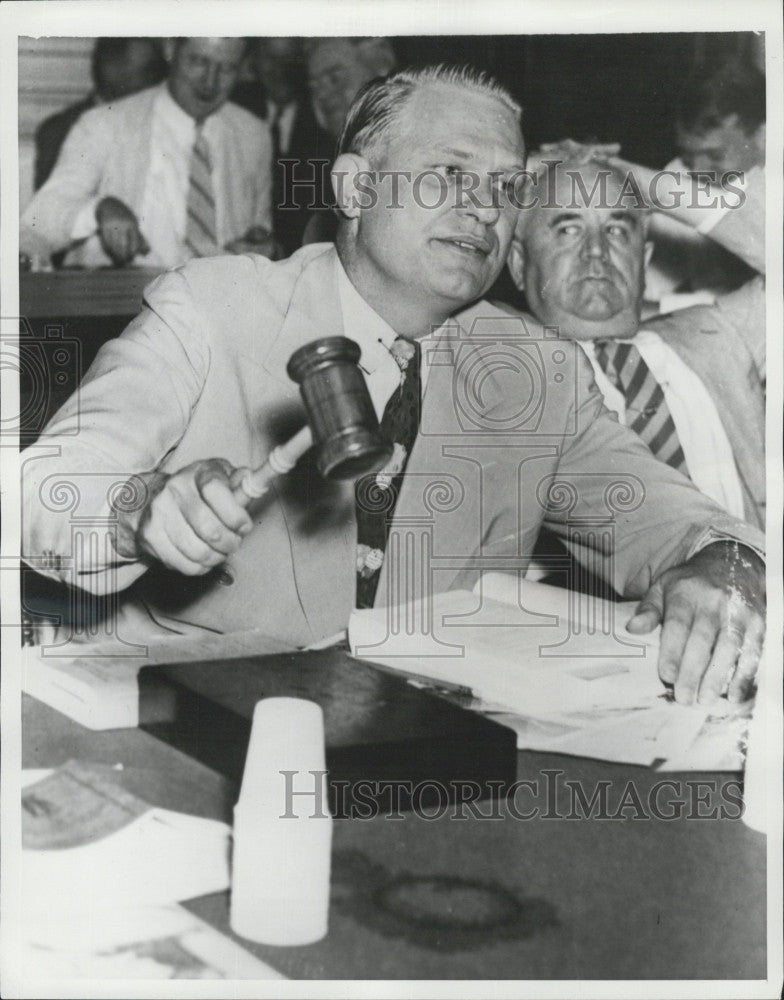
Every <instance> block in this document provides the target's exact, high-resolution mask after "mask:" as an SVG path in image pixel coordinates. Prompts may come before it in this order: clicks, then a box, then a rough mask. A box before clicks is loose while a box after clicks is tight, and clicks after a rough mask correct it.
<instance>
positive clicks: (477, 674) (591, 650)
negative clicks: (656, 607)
mask: <svg viewBox="0 0 784 1000" xmlns="http://www.w3.org/2000/svg"><path fill="white" fill-rule="evenodd" d="M634 607H635V605H634V603H621V604H617V605H613V604H611V603H610V602H607V601H601V600H599V599H594V598H587V597H585V596H583V595H575V594H570V593H569V592H568V591H565V590H563V589H561V588H558V587H550V586H546V585H543V584H538V583H533V582H531V581H528V580H524V579H523V580H518V579H517V578H516V577H513V576H508V575H504V574H488V575H486V576H484V577H483V578H482V580H481V581H480V583H479V584H478V585H477V587H476V588H475V590H474V592H473V593H468V592H467V591H460V592H458V591H454V592H450V593H445V594H438V595H436V596H435V597H434V598H433V600H432V603H431V604H430V605H429V606H427V607H425V606H424V605H419V606H418V607H413V608H408V609H399V610H397V611H395V612H393V613H392V614H389V612H387V611H385V610H384V609H377V610H374V611H361V612H355V614H354V615H353V616H352V619H351V623H350V626H349V639H350V642H351V649H352V652H354V653H355V655H357V656H362V657H364V658H366V659H369V660H375V661H377V662H379V663H381V664H383V665H385V666H387V667H390V668H393V669H396V670H401V671H403V672H408V673H411V674H414V675H416V676H418V677H422V676H424V677H430V678H433V679H434V680H435V681H436V682H438V683H446V684H453V685H460V686H462V687H465V688H468V689H470V690H471V692H472V693H473V696H474V701H473V702H472V703H470V705H469V707H471V708H472V709H474V710H477V711H482V712H487V713H488V714H491V715H492V716H493V717H494V718H496V720H497V721H499V722H502V723H503V724H505V725H508V726H509V727H510V728H512V729H513V730H514V731H515V732H516V733H517V737H518V747H519V748H521V749H532V750H542V751H555V752H560V753H566V754H573V755H576V756H585V757H594V758H597V759H601V760H610V761H617V762H624V763H630V764H641V765H646V766H649V765H652V764H654V763H656V762H661V761H666V762H667V765H665V766H668V765H669V763H670V762H674V763H675V764H678V765H680V764H682V763H684V762H685V761H688V760H693V762H694V763H693V764H692V765H689V766H690V767H699V766H703V765H704V766H705V767H706V769H711V767H713V768H714V769H717V768H724V767H725V766H726V765H727V764H729V763H730V762H734V761H736V760H737V756H736V755H735V754H733V753H732V752H731V747H732V744H733V743H734V742H736V739H735V736H734V735H733V734H732V733H731V732H730V729H729V728H728V725H727V724H726V723H723V722H721V723H720V722H718V721H714V722H713V723H712V724H709V722H708V719H709V718H710V716H709V713H708V711H707V710H706V709H705V708H704V707H701V706H695V707H684V706H681V705H677V704H675V703H674V702H673V701H672V699H671V696H670V695H669V693H668V691H667V689H666V688H665V687H664V685H663V684H662V683H661V681H660V680H659V677H658V673H657V670H656V658H657V650H658V630H657V631H656V632H654V633H652V634H651V635H649V636H646V637H642V638H641V637H638V636H631V635H630V634H629V633H627V632H626V631H625V625H626V622H627V621H628V619H629V618H630V617H631V615H632V614H633V612H634ZM412 623H413V624H414V625H415V626H417V628H418V629H419V631H417V630H416V629H413V630H412V629H411V625H412ZM396 625H397V626H398V630H397V632H396V631H395V626H396ZM404 626H405V627H404ZM461 704H464V705H465V704H466V702H465V701H464V700H463V701H461ZM714 714H718V712H716V710H714ZM706 732H712V734H713V737H712V738H708V737H707V736H706ZM694 747H696V748H697V750H696V751H695V752H692V748H694ZM700 748H701V749H700ZM728 748H729V752H728Z"/></svg>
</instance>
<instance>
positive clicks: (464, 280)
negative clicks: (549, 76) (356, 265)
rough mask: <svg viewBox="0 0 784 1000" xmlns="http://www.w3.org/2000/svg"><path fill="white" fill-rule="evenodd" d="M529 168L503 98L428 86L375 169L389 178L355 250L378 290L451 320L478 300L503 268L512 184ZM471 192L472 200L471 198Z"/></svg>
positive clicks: (512, 217) (362, 224)
mask: <svg viewBox="0 0 784 1000" xmlns="http://www.w3.org/2000/svg"><path fill="white" fill-rule="evenodd" d="M524 165H525V150H524V146H523V137H522V134H521V132H520V127H519V124H518V122H517V121H516V119H515V115H514V114H513V112H512V111H511V110H510V109H508V108H507V107H506V105H504V104H503V103H502V102H501V101H500V100H498V99H497V98H495V97H493V96H490V95H486V94H482V93H475V92H472V91H470V90H466V89H464V88H461V87H456V86H451V85H448V84H443V83H435V84H433V83H431V84H426V85H424V86H422V87H420V88H419V89H418V90H417V91H415V92H414V94H413V95H412V96H411V98H410V99H409V101H408V102H407V104H406V105H405V106H404V107H403V109H402V110H401V112H400V118H399V120H398V122H397V123H395V124H393V125H392V128H391V133H390V136H389V139H388V141H387V145H386V148H385V149H384V151H383V152H381V153H379V155H378V157H377V160H376V161H374V163H373V165H372V166H373V168H374V169H376V170H378V171H379V172H381V171H391V172H400V173H402V172H407V173H408V175H409V177H408V179H404V178H402V177H401V180H400V183H399V192H398V196H397V199H396V200H397V207H390V201H393V197H392V189H391V184H390V179H389V178H386V179H385V180H383V181H381V183H380V184H379V187H378V189H377V190H378V195H379V198H378V204H376V205H375V206H374V207H371V208H366V209H363V211H362V212H361V215H360V218H359V224H358V229H357V237H356V249H357V254H358V258H359V259H360V261H361V265H360V266H361V267H362V270H363V272H364V274H365V276H366V277H367V279H368V283H369V285H370V286H371V287H373V288H375V290H376V293H377V294H378V295H380V296H381V298H382V299H383V298H384V296H389V297H398V301H400V297H401V296H402V297H403V300H404V301H408V302H411V303H414V302H419V303H421V304H422V309H423V311H424V312H425V313H426V314H428V313H429V314H432V312H433V311H434V309H435V310H442V311H444V312H445V313H447V314H448V313H451V312H454V311H456V310H457V309H459V308H461V307H462V306H464V305H467V304H468V303H469V302H472V301H474V300H475V299H478V298H480V297H481V296H482V295H483V294H484V293H485V292H486V291H487V289H488V288H489V287H490V286H491V285H492V284H493V282H494V281H495V279H496V278H497V276H498V274H499V272H500V270H501V268H502V267H503V265H504V262H505V260H506V256H507V253H508V250H509V245H510V243H511V239H512V235H513V233H514V228H515V224H516V222H517V216H518V209H517V208H516V207H515V205H516V203H515V202H514V199H512V200H511V201H510V199H509V193H510V192H509V185H510V183H511V180H512V179H513V178H515V176H516V175H517V174H519V172H520V171H522V170H523V168H524ZM470 188H473V195H472V194H469V193H467V192H468V191H469V189H470Z"/></svg>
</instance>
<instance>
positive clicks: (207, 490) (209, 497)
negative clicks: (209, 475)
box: [200, 479, 253, 535]
mask: <svg viewBox="0 0 784 1000" xmlns="http://www.w3.org/2000/svg"><path fill="white" fill-rule="evenodd" d="M200 492H201V495H202V497H203V498H204V501H205V503H207V504H209V506H210V509H211V510H212V511H213V512H214V513H215V515H216V517H217V518H218V519H219V520H220V522H221V523H222V524H224V525H226V527H227V528H229V529H231V531H232V532H237V533H239V534H240V535H246V534H247V533H248V532H249V531H250V529H251V527H252V525H253V522H252V521H251V519H250V516H249V514H248V512H247V511H246V510H245V508H244V507H242V506H241V505H240V504H239V503H238V502H237V501H236V500H235V498H234V494H233V493H232V490H231V485H230V484H229V483H228V482H225V481H223V480H220V479H210V480H208V481H207V482H206V483H204V485H203V486H201V490H200Z"/></svg>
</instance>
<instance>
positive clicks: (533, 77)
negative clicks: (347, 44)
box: [393, 32, 759, 166]
mask: <svg viewBox="0 0 784 1000" xmlns="http://www.w3.org/2000/svg"><path fill="white" fill-rule="evenodd" d="M393 44H394V47H395V51H396V53H397V55H398V58H399V60H400V62H401V63H402V64H404V65H405V64H409V63H410V64H412V65H421V64H423V63H427V62H434V61H435V62H438V61H442V60H443V61H449V62H454V61H457V62H471V63H473V64H475V65H477V66H480V67H482V68H483V69H488V70H490V71H492V72H493V73H494V74H495V75H496V76H497V77H498V78H499V79H500V80H501V82H502V83H504V84H505V85H506V86H507V87H508V88H509V89H510V90H511V91H512V93H513V94H514V96H515V97H516V98H517V99H518V100H519V101H520V102H521V103H522V105H523V109H524V110H523V127H524V132H525V137H526V142H527V143H528V146H529V148H535V147H536V146H538V145H539V144H540V143H541V142H547V141H553V140H557V139H563V138H566V137H569V138H573V139H583V140H587V139H599V140H605V141H617V142H620V143H621V144H622V145H623V149H624V152H625V154H626V155H627V156H628V157H629V158H630V159H633V160H637V161H638V162H642V163H647V164H649V165H650V166H664V164H665V163H666V162H667V161H668V160H670V159H671V158H672V156H673V155H674V120H673V107H674V103H675V98H676V96H677V93H678V88H679V87H680V86H681V84H682V82H683V79H684V77H685V76H687V75H688V73H689V72H691V71H692V69H694V68H696V67H699V66H707V65H712V64H714V63H718V62H720V61H722V60H723V59H724V58H726V57H728V56H730V55H740V56H744V57H746V58H748V59H750V60H751V59H753V58H754V56H755V53H757V52H758V44H759V43H758V40H757V39H756V38H755V35H754V33H753V32H731V33H722V32H714V33H688V34H686V33H675V32H673V33H655V34H620V35H473V36H460V35H453V36H431V37H421V36H420V37H402V36H401V37H396V38H394V39H393Z"/></svg>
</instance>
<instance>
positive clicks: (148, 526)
mask: <svg viewBox="0 0 784 1000" xmlns="http://www.w3.org/2000/svg"><path fill="white" fill-rule="evenodd" d="M246 471H247V470H245V469H234V468H233V467H232V466H231V464H230V463H229V462H227V461H225V460H224V459H221V458H212V459H206V460H202V461H199V462H194V463H193V464H192V465H187V466H185V468H183V469H180V470H179V472H176V473H174V474H173V475H167V474H166V473H160V472H152V473H147V474H145V475H141V476H137V477H134V480H132V481H131V483H130V484H129V493H136V494H138V493H139V491H140V490H141V491H142V492H143V493H144V494H145V499H144V502H143V503H142V504H141V505H140V506H137V508H135V509H133V510H130V509H128V510H127V511H123V510H122V508H121V507H120V505H119V504H118V505H117V513H118V532H117V536H118V537H117V545H116V547H117V552H118V554H119V555H121V556H124V557H126V558H139V557H145V556H146V557H152V558H153V559H156V560H158V562H161V563H163V564H164V566H168V567H169V569H173V570H177V571H178V572H180V573H184V574H185V575H186V576H200V575H202V574H204V573H208V572H209V571H210V570H211V569H212V568H213V567H214V566H217V565H218V564H219V563H222V562H224V561H225V559H226V557H227V556H228V555H231V553H232V552H235V551H236V550H237V549H238V548H239V546H240V543H241V542H242V539H243V538H244V537H245V535H247V534H248V532H249V531H250V530H251V527H252V521H251V519H250V516H249V515H248V513H247V511H246V510H245V508H244V507H243V506H242V505H241V504H240V503H238V502H237V500H236V499H235V498H234V494H233V492H232V491H233V489H234V488H235V487H236V486H237V485H238V484H239V482H240V481H241V479H242V477H243V475H244V474H245V472H246ZM131 506H132V505H130V504H129V505H128V507H129V508H130V507H131Z"/></svg>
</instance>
